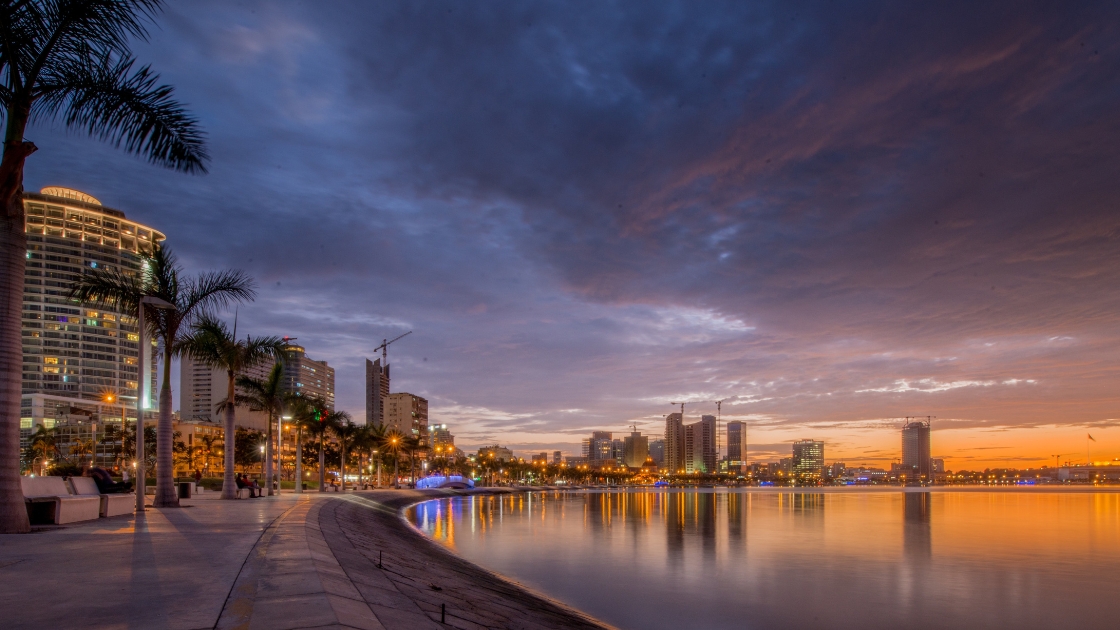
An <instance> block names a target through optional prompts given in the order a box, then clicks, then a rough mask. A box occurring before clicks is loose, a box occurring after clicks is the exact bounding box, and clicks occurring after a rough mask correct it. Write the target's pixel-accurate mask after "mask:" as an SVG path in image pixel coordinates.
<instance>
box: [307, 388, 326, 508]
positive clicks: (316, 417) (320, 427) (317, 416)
mask: <svg viewBox="0 0 1120 630" xmlns="http://www.w3.org/2000/svg"><path fill="white" fill-rule="evenodd" d="M302 428H303V430H305V431H307V433H308V434H309V435H310V436H311V437H312V438H316V437H317V438H318V442H319V492H323V491H324V490H325V489H326V488H325V487H324V484H325V479H324V471H325V469H326V466H327V460H326V451H325V450H324V448H323V447H324V446H325V442H326V436H327V431H330V429H331V425H330V424H328V423H327V417H326V413H325V412H323V410H322V409H321V408H316V409H312V410H310V411H309V412H308V418H307V419H306V420H305V421H304V422H303V427H302Z"/></svg>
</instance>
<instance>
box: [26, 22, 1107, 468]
mask: <svg viewBox="0 0 1120 630" xmlns="http://www.w3.org/2000/svg"><path fill="white" fill-rule="evenodd" d="M365 10H367V11H370V12H371V13H369V14H366V15H362V16H360V19H352V16H349V15H347V14H346V12H344V11H342V10H338V9H335V8H326V9H323V10H316V11H314V12H313V11H311V10H308V9H299V8H285V9H283V10H281V9H277V8H275V7H272V6H269V5H267V4H253V3H250V4H248V5H245V7H231V6H225V5H220V4H208V5H206V7H205V10H197V11H196V10H187V9H184V8H182V7H168V10H167V13H166V16H165V19H164V20H163V22H162V23H161V30H160V31H158V32H155V33H153V37H152V41H151V43H150V44H138V45H137V51H138V53H139V55H140V56H141V57H142V58H144V59H150V60H152V62H153V64H154V65H156V66H158V67H160V68H161V71H162V72H163V74H164V77H165V79H166V80H168V81H170V82H172V83H174V84H175V85H176V86H177V87H178V90H179V91H178V93H179V94H181V95H182V96H183V98H184V99H185V100H187V101H190V102H192V106H193V108H194V110H195V111H196V112H197V114H198V116H199V117H200V120H201V121H202V122H203V123H204V126H205V127H206V129H207V131H208V133H209V134H210V139H211V142H212V149H213V151H212V152H213V155H214V166H213V168H212V169H211V174H210V175H208V176H206V177H202V178H183V177H180V176H177V175H175V174H172V173H164V172H162V171H159V170H158V169H156V168H154V167H150V166H147V165H145V164H143V163H141V162H139V161H136V160H134V159H133V158H131V157H129V156H127V155H124V154H118V153H116V152H115V151H114V149H113V148H112V147H110V146H102V145H100V144H98V143H97V142H96V141H92V140H86V139H84V138H80V137H77V136H69V135H65V134H64V132H61V131H56V130H52V129H48V128H33V129H32V133H33V135H34V137H35V138H41V139H42V142H41V143H40V144H41V146H43V147H44V148H43V150H42V151H40V152H39V153H38V154H37V155H36V156H35V158H34V161H33V162H32V163H29V167H28V171H27V189H28V190H38V189H39V188H40V187H42V186H47V185H57V186H66V187H71V188H75V189H78V190H82V191H84V192H87V193H88V194H91V195H93V196H95V197H98V198H99V199H101V200H102V201H103V202H104V203H105V204H106V205H107V206H110V207H113V208H120V209H121V210H123V211H124V212H125V213H126V214H127V215H128V217H129V218H130V219H134V220H136V221H138V222H140V223H142V224H145V225H152V226H155V227H156V228H158V229H159V230H161V231H162V232H164V233H166V234H167V235H168V243H169V244H170V246H171V247H173V248H174V249H175V251H176V252H177V253H179V254H180V255H181V257H182V259H183V261H184V263H185V264H187V265H188V267H189V268H191V269H194V270H204V269H212V268H222V267H237V268H242V269H245V270H246V271H247V272H248V273H250V274H252V275H254V276H255V277H257V278H258V279H259V281H260V284H261V295H260V298H259V299H258V301H257V302H256V303H255V304H253V305H249V306H247V307H243V308H242V310H241V321H242V322H244V324H243V325H244V326H246V329H247V330H279V331H284V332H285V333H286V334H291V335H292V336H297V337H299V338H300V341H301V343H305V344H306V345H307V347H309V348H313V349H314V355H315V356H316V358H320V359H323V360H326V361H328V362H329V363H330V364H331V366H333V367H334V368H335V369H336V370H337V374H338V377H337V380H338V384H337V396H338V401H339V407H340V408H341V409H345V410H347V411H349V412H350V413H352V414H353V415H354V416H355V417H363V416H364V384H363V374H364V363H363V362H364V359H365V357H367V356H368V357H372V356H373V352H372V349H373V347H374V346H376V345H377V343H379V342H380V340H381V339H383V338H393V337H395V336H397V335H398V334H401V333H403V332H405V331H406V330H412V329H415V330H416V332H415V334H414V335H412V336H411V337H409V339H408V342H407V344H405V343H402V344H401V345H400V347H399V349H398V347H396V346H394V349H393V355H394V356H393V357H392V363H393V364H394V367H395V369H394V374H393V379H394V380H393V389H394V390H395V391H401V392H404V391H407V392H412V393H415V394H416V395H418V396H423V397H425V398H427V399H428V400H429V401H430V403H431V409H430V415H431V418H432V419H433V421H434V422H440V423H447V424H449V425H451V426H452V427H453V428H454V430H455V432H456V436H457V440H458V441H459V442H461V443H463V444H464V445H470V446H476V445H483V444H486V443H494V442H502V443H503V444H504V445H507V446H512V447H513V448H515V449H516V450H518V451H520V452H534V451H552V450H555V448H562V449H563V450H565V451H567V452H574V451H576V450H577V449H578V444H579V439H580V437H581V436H582V435H583V434H584V433H587V432H589V431H590V430H593V429H609V430H614V431H622V430H624V429H625V428H626V427H628V426H629V425H631V424H635V425H637V427H638V430H640V431H642V432H643V433H644V434H650V435H657V434H658V431H657V430H656V428H657V427H658V426H660V425H663V423H664V418H663V416H664V415H666V414H668V413H670V411H671V407H670V405H669V404H668V403H669V402H671V401H679V400H686V401H692V400H695V401H701V400H717V399H718V400H728V402H725V403H724V405H723V409H722V416H721V421H722V423H723V424H724V425H726V423H727V422H728V421H731V420H745V421H747V423H748V430H749V433H750V444H749V447H750V451H749V452H750V458H751V459H754V458H758V459H763V458H766V457H769V456H770V455H771V454H772V455H773V457H775V458H776V457H778V453H781V452H784V451H785V447H786V446H788V444H789V443H790V442H792V441H794V440H796V439H799V438H802V437H810V436H811V437H813V438H814V439H823V440H824V441H825V442H826V443H827V445H828V452H829V456H830V459H831V458H832V457H833V456H835V458H836V459H845V460H848V461H851V462H867V463H875V462H879V463H883V462H887V461H891V460H892V459H895V458H897V457H898V452H899V449H898V444H897V435H896V428H897V427H896V426H895V424H894V423H895V422H896V421H897V419H898V418H902V417H905V416H908V415H922V416H924V415H933V416H936V417H937V420H936V422H935V425H934V428H933V456H934V457H943V458H945V459H946V460H947V466H949V467H950V468H953V469H960V468H983V467H985V466H989V465H1003V464H1007V463H1010V464H1013V465H1028V464H1029V465H1043V464H1046V463H1047V462H1048V461H1053V458H1052V455H1054V454H1055V453H1081V452H1083V451H1084V439H1085V438H1084V435H1085V434H1086V433H1093V435H1094V437H1095V438H1096V439H1097V440H1098V442H1097V443H1096V444H1094V446H1093V448H1094V453H1095V454H1096V453H1099V457H1100V458H1101V459H1111V458H1113V457H1116V456H1118V455H1120V431H1118V430H1117V429H1116V427H1115V425H1116V424H1117V422H1118V420H1117V418H1118V416H1120V413H1118V412H1117V410H1116V409H1117V405H1118V403H1120V401H1118V399H1117V395H1116V394H1115V393H1114V392H1115V390H1116V382H1117V379H1116V376H1117V372H1118V368H1117V363H1116V358H1115V357H1117V356H1120V353H1118V352H1117V349H1118V346H1120V343H1118V337H1117V332H1116V331H1117V330H1118V326H1117V324H1118V322H1117V317H1118V316H1117V315H1116V313H1118V312H1120V310H1118V309H1116V308H1115V307H1116V299H1117V298H1116V297H1115V291H1114V290H1112V287H1114V286H1116V285H1117V280H1118V278H1117V273H1118V271H1117V269H1118V264H1117V260H1116V256H1117V254H1116V252H1115V247H1114V246H1112V245H1111V244H1110V243H1111V242H1110V241H1109V240H1108V239H1107V238H1105V237H1104V236H1103V235H1107V234H1112V233H1115V230H1116V229H1117V219H1116V217H1115V213H1114V212H1112V211H1111V205H1110V200H1111V199H1114V198H1115V184H1114V183H1113V179H1114V177H1113V175H1112V173H1111V170H1110V168H1109V165H1110V160H1109V159H1108V157H1109V154H1110V149H1109V146H1110V144H1111V143H1110V142H1108V141H1107V140H1108V139H1109V138H1112V137H1115V135H1116V133H1117V129H1116V124H1117V123H1116V122H1114V120H1113V119H1114V117H1113V116H1111V115H1110V114H1109V107H1110V101H1109V99H1108V98H1107V91H1101V90H1096V89H1094V87H1093V86H1099V85H1102V84H1109V83H1111V82H1114V81H1115V80H1116V79H1117V77H1116V76H1115V74H1116V72H1117V70H1116V67H1117V64H1114V63H1107V62H1106V60H1108V59H1111V58H1112V57H1113V56H1115V54H1117V45H1116V44H1115V43H1114V42H1115V41H1116V38H1114V37H1112V34H1111V31H1109V30H1108V29H1110V28H1112V27H1111V26H1104V25H1106V24H1111V23H1114V21H1110V20H1107V19H1104V17H1105V16H1101V15H1098V14H1097V12H1099V11H1104V9H1101V8H1099V7H1077V8H1069V7H1066V8H1062V9H1058V8H1049V9H1047V8H1040V9H1035V8H1031V7H1024V8H1022V9H1021V10H1020V11H1019V12H1018V13H1017V14H1016V15H1013V16H1007V15H1004V14H1002V13H997V12H995V11H992V12H990V13H981V14H977V13H975V12H974V11H972V10H969V11H968V13H967V15H968V18H967V20H966V21H968V23H969V24H970V28H969V29H968V30H967V31H965V32H963V33H957V34H955V35H954V36H953V37H951V38H950V37H948V36H947V35H944V34H942V33H945V32H950V31H951V30H952V29H948V28H947V25H948V24H956V23H960V22H961V21H962V20H965V18H964V17H962V14H963V13H964V11H965V9H964V8H962V7H959V6H958V7H942V8H939V9H938V10H934V9H933V8H928V9H922V8H912V7H911V8H907V9H906V10H905V11H906V12H907V13H908V14H912V13H915V12H916V13H918V14H921V13H922V12H923V11H929V12H930V13H929V14H925V15H917V16H914V15H908V16H907V18H906V19H907V23H919V24H920V23H927V24H929V26H928V30H923V29H919V30H918V31H916V32H909V33H908V34H907V36H906V37H903V35H902V34H901V33H895V32H888V31H886V30H877V29H870V30H868V31H867V32H866V33H865V37H864V41H863V42H861V43H860V44H859V45H851V42H848V40H847V39H845V38H846V37H848V36H850V33H851V32H853V30H852V29H854V28H856V27H857V26H858V25H859V24H860V23H861V22H860V21H861V20H863V19H864V18H867V17H868V16H867V15H864V14H863V13H861V12H859V11H848V10H846V9H843V8H835V9H830V8H819V7H818V8H806V9H805V11H807V12H810V13H814V15H811V16H808V17H809V18H810V19H808V20H807V21H806V20H792V19H791V20H790V24H793V25H794V26H782V24H785V22H786V21H785V19H784V18H785V14H784V13H783V9H782V8H780V7H777V6H770V7H763V6H760V7H755V8H744V7H739V8H734V7H732V8H726V7H725V8H721V9H715V8H713V9H709V10H708V12H704V11H701V10H697V11H694V12H690V13H689V14H688V15H678V14H674V13H673V12H672V11H670V10H668V9H665V8H652V9H650V10H651V11H654V12H657V15H656V18H657V21H658V22H659V23H662V24H672V25H674V27H675V29H674V32H676V33H677V35H674V36H672V37H669V36H665V37H647V36H646V34H644V33H643V32H642V31H641V29H640V28H639V27H638V26H633V28H632V29H620V28H619V26H620V24H635V16H634V15H622V16H614V17H612V16H604V19H603V20H600V21H596V20H590V21H588V22H587V23H574V22H571V21H569V19H568V18H566V17H565V16H564V15H563V12H562V11H561V10H559V9H557V8H555V7H551V6H547V5H542V6H538V7H520V8H518V9H516V10H511V11H509V12H506V13H503V14H502V15H497V14H494V13H491V12H488V11H487V10H485V9H484V8H471V9H469V10H468V8H466V7H456V8H455V11H457V13H456V14H455V15H453V16H452V17H450V18H446V17H443V16H442V15H440V13H439V12H437V11H435V10H434V9H423V8H421V9H417V10H416V11H414V12H406V11H399V10H398V8H396V7H394V6H391V5H383V6H380V7H376V8H369V7H367V8H365ZM878 10H880V11H883V12H885V13H886V14H887V15H883V16H880V17H881V18H882V22H884V23H890V22H891V21H892V20H897V19H898V18H899V16H897V15H893V14H892V12H893V11H902V9H895V8H891V7H887V8H885V9H878ZM464 11H467V13H466V14H463V12H464ZM737 11H743V12H744V13H739V14H736V12H737ZM833 12H835V13H833ZM802 17H806V16H802ZM351 22H352V23H355V24H357V23H361V24H363V29H364V30H363V31H362V32H360V33H359V32H358V31H356V30H355V29H353V28H350V27H349V23H351ZM542 22H549V23H552V24H555V25H558V26H557V28H558V29H559V30H556V31H547V32H546V31H545V30H543V29H537V30H534V29H535V28H536V27H533V26H530V24H533V23H537V24H539V23H542ZM463 24H468V25H470V26H471V30H472V32H473V33H475V37H477V39H474V38H469V39H468V40H465V41H462V42H461V43H460V44H459V46H460V47H455V46H452V45H451V44H447V45H446V46H444V47H437V48H436V49H434V50H433V52H432V55H431V56H429V57H423V58H422V57H419V56H416V55H414V54H412V51H414V50H415V49H416V46H417V45H418V42H420V41H421V40H420V39H418V35H417V34H418V33H424V34H425V35H424V37H425V40H424V41H430V40H429V39H428V38H433V37H434V38H435V40H436V41H445V42H450V41H459V40H457V39H456V38H455V37H453V34H454V33H456V32H458V29H460V28H461V27H462V25H463ZM741 24H756V25H758V26H757V28H756V29H753V30H751V29H748V30H746V31H742V29H738V26H736V25H741ZM829 24H835V27H830V26H828V25H829ZM1069 24H1100V25H1102V26H1092V27H1078V28H1073V27H1071V26H1069ZM1028 26H1029V27H1030V28H1027V27H1028ZM953 32H956V31H953ZM370 33H374V34H375V36H374V37H372V38H371V37H370V35H369V34H370ZM550 38H558V39H550ZM367 39H369V40H371V41H373V42H374V43H372V44H368V45H365V44H363V46H356V45H354V44H355V42H358V41H363V42H365V41H366V40H367ZM616 39H617V40H618V41H617V42H615V41H614V40H616ZM642 42H651V43H642ZM696 42H708V43H711V44H712V47H711V48H703V47H698V46H696ZM845 42H847V44H846V45H845ZM537 48H540V49H542V50H546V51H554V52H557V53H559V52H564V53H565V54H566V55H567V56H563V55H561V56H560V57H559V60H558V61H557V60H554V56H553V55H548V54H541V55H531V56H525V55H519V54H517V53H518V52H520V51H523V50H525V49H537ZM494 50H503V51H506V52H509V53H510V54H504V55H498V56H495V55H493V54H492V53H493V51H494ZM696 50H705V51H707V52H704V53H696V54H697V55H699V56H695V55H692V54H691V53H692V51H696ZM836 50H840V51H841V52H840V53H839V54H833V52H834V51H836ZM721 51H724V52H721ZM872 51H874V54H872ZM721 55H722V56H721ZM884 59H890V60H891V61H890V62H889V63H888V62H884V61H883V60H884ZM649 66H657V67H659V68H660V69H661V70H662V71H663V72H662V74H661V75H660V78H659V79H658V80H657V81H653V80H651V79H649V78H648V77H647V75H646V74H643V72H642V68H645V67H649ZM391 69H395V71H394V72H396V74H394V72H390V70H391ZM457 77H473V78H474V79H473V81H475V82H474V83H472V82H470V81H467V80H464V79H459V78H457ZM495 77H511V78H512V79H513V81H514V82H515V83H516V84H517V85H518V86H519V87H518V90H517V92H516V94H508V95H509V96H511V97H516V98H515V100H513V101H510V102H509V103H510V105H513V106H517V105H520V107H509V108H508V109H503V110H502V111H503V114H504V115H505V116H508V117H509V120H506V121H503V123H502V124H501V125H497V126H496V125H495V124H494V123H493V121H492V119H491V118H490V116H489V113H488V110H486V108H483V107H481V106H480V103H481V102H483V100H476V98H475V96H474V95H476V94H477V95H481V99H484V100H485V102H488V103H493V102H506V101H503V99H502V98H501V97H502V95H503V94H507V92H505V91H504V89H505V88H504V87H503V85H504V84H503V83H502V82H501V81H499V80H498V79H496V78H495ZM534 77H537V78H534ZM539 77H546V78H550V79H549V80H542V79H541V78H539ZM558 77H559V78H560V79H562V80H555V79H557V78H558ZM503 80H504V79H503ZM304 83H307V84H309V85H310V86H311V89H309V88H308V87H307V85H304ZM560 86H568V87H570V86H576V88H578V89H576V91H574V92H570V93H569V92H564V91H562V89H561V87H560ZM297 88H298V89H297ZM564 89H566V88H564ZM573 89H575V88H573ZM309 91H310V92H313V93H314V94H315V95H314V96H313V97H309V96H308V92H309ZM428 103H438V104H439V105H438V108H436V107H434V106H433V107H429V106H428V105H427V104H428ZM258 112H268V114H269V115H268V116H258V115H256V114H257V113H258ZM549 120H560V121H562V122H561V123H560V124H559V126H558V127H556V128H552V127H549V126H548V125H546V124H542V121H549ZM263 121H267V122H263ZM1040 121H1047V123H1046V124H1042V123H1040ZM506 127H508V128H509V129H513V130H515V133H514V134H507V133H505V132H503V128H506ZM981 130H983V133H981ZM1102 139H1103V140H1104V141H1102ZM309 146H310V147H317V150H315V151H311V152H308V151H307V150H306V147H309ZM328 147H329V149H330V150H329V151H328V150H327V149H328ZM499 149H500V150H499ZM309 155H311V156H313V157H308V156H309ZM588 156H594V159H589V158H588ZM1043 156H1053V157H1052V158H1046V159H1044V157H1043ZM513 158H516V162H511V161H509V160H511V159H513ZM1071 174H1076V176H1072V175H1071ZM558 190H565V191H569V192H567V193H565V195H567V196H565V195H559V196H557V195H554V194H553V193H554V192H555V191H558ZM263 225H267V226H268V228H269V229H267V230H265V229H262V227H261V226H263ZM231 232H233V233H236V234H238V237H239V238H238V243H239V245H240V246H239V247H235V248H230V247H228V243H226V242H224V239H218V238H214V234H216V233H221V234H229V233H231ZM277 234H279V235H280V236H282V237H283V239H282V240H283V241H284V242H283V245H282V246H278V245H277V242H276V241H277ZM666 364H668V365H666ZM173 382H178V380H177V379H173ZM176 404H177V405H178V402H177V403H176ZM709 407H712V406H709ZM714 411H715V410H714V408H706V409H700V408H698V407H696V408H693V407H690V408H689V409H688V410H687V411H686V416H687V418H686V422H694V421H695V420H696V419H698V418H699V417H700V416H701V415H702V414H710V413H714Z"/></svg>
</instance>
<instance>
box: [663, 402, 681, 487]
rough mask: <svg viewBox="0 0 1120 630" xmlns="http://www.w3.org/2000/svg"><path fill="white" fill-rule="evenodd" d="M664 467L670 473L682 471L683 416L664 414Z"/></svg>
mask: <svg viewBox="0 0 1120 630" xmlns="http://www.w3.org/2000/svg"><path fill="white" fill-rule="evenodd" d="M665 469H666V470H668V471H669V473H670V474H675V473H679V472H684V416H683V414H680V413H671V414H669V415H668V416H665Z"/></svg>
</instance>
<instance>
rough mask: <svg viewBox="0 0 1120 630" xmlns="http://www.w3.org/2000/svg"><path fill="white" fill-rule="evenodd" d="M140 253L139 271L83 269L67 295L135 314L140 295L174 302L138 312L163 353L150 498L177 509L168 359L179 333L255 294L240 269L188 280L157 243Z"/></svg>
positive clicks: (179, 346)
mask: <svg viewBox="0 0 1120 630" xmlns="http://www.w3.org/2000/svg"><path fill="white" fill-rule="evenodd" d="M142 257H143V263H144V264H143V265H142V266H141V269H142V271H141V273H140V274H139V275H136V274H134V273H132V272H131V271H125V270H119V269H112V268H108V267H106V268H102V269H87V270H86V271H85V272H84V273H82V275H81V277H79V278H78V281H77V282H76V283H75V284H74V285H73V287H72V288H71V289H70V297H72V298H75V299H77V300H79V301H81V302H82V303H90V304H94V305H97V306H100V307H103V308H112V309H116V310H119V311H121V312H136V313H138V312H139V310H138V309H139V308H140V300H141V299H142V298H144V297H146V296H152V297H156V298H159V299H161V300H163V301H165V302H168V303H170V304H172V305H174V306H175V308H174V309H170V308H169V309H155V308H149V310H146V311H144V313H145V317H146V318H147V321H148V322H149V323H150V328H151V332H152V335H153V337H155V338H157V339H159V340H160V342H161V344H162V354H163V378H162V381H161V384H160V389H159V423H158V425H157V427H158V429H157V441H156V444H157V452H156V461H157V463H156V473H157V476H156V497H155V499H154V500H153V501H152V505H154V506H155V507H178V505H179V497H178V494H176V492H175V478H174V471H173V470H172V449H173V445H172V439H171V434H172V431H171V429H172V425H171V402H172V401H171V358H172V357H173V356H175V355H177V354H179V353H180V352H181V350H182V339H181V338H180V336H179V335H180V332H179V331H180V330H182V329H183V328H184V327H185V326H189V325H191V324H192V323H194V322H195V321H196V320H199V319H200V318H205V317H206V314H207V313H209V312H211V311H213V310H216V309H221V308H224V307H226V306H228V305H229V304H230V303H231V302H243V301H247V300H252V299H253V297H254V296H255V293H254V291H253V282H252V280H250V279H249V277H248V276H246V275H245V274H244V273H243V272H241V271H232V270H226V271H208V272H204V273H201V274H199V275H198V276H196V277H194V278H184V277H183V275H184V274H183V269H182V267H181V266H180V265H179V263H178V261H177V260H176V258H175V256H174V254H172V253H171V251H170V250H169V249H168V248H166V247H163V246H161V245H156V246H155V247H154V248H153V249H152V251H151V253H144V254H143V256H142ZM142 350H143V349H141V351H142ZM140 377H141V378H143V377H144V376H143V375H141V376H140ZM145 435H147V434H145Z"/></svg>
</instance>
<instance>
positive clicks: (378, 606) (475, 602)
mask: <svg viewBox="0 0 1120 630" xmlns="http://www.w3.org/2000/svg"><path fill="white" fill-rule="evenodd" d="M449 494H450V493H449V492H448V491H409V490H379V491H371V492H361V493H356V494H337V493H324V494H320V493H318V492H311V493H305V494H302V495H296V494H285V495H281V496H279V497H268V498H263V499H246V500H237V501H221V500H217V496H218V494H217V493H207V494H203V495H199V496H196V497H195V498H193V499H185V500H183V505H184V506H185V507H183V508H179V509H152V508H149V509H148V510H147V511H146V512H143V513H140V514H137V515H136V516H121V517H115V518H107V519H106V518H102V519H98V520H95V521H90V522H88V523H77V524H73V525H67V526H64V527H57V528H43V529H42V530H41V531H39V532H37V533H34V534H32V535H5V536H0V578H2V581H3V584H4V588H3V589H2V590H0V609H2V610H4V611H5V612H4V627H5V628H183V629H191V628H262V629H270V630H271V629H285V628H310V627H316V628H326V627H331V628H363V629H365V628H370V629H373V628H402V629H403V628H441V627H456V628H478V627H495V626H498V627H526V626H532V627H545V628H549V627H551V628H571V627H577V628H578V627H586V628H592V627H601V626H600V625H599V624H597V623H596V622H594V620H591V619H589V618H585V617H584V616H582V615H581V614H579V613H577V612H574V611H571V610H569V609H567V608H564V607H563V606H561V605H559V604H556V603H554V602H551V601H548V600H547V599H544V598H541V597H537V596H534V595H531V594H529V593H527V592H525V591H522V590H521V589H519V588H517V587H516V586H514V585H512V584H509V583H506V582H504V581H502V580H500V579H498V578H497V577H496V576H494V575H493V574H490V573H488V572H486V571H485V570H483V569H480V568H477V567H474V566H473V565H470V564H468V563H466V562H465V561H461V560H458V559H457V558H455V557H454V556H452V555H450V554H448V553H446V552H444V551H442V550H441V549H439V548H438V547H436V546H435V545H432V544H430V543H428V542H427V541H425V540H423V539H422V538H421V537H420V536H419V535H417V534H416V533H415V532H414V531H412V530H411V529H410V528H409V527H408V526H407V525H406V524H404V522H403V521H402V520H401V519H400V518H399V516H398V513H399V510H400V508H401V507H403V506H404V505H407V504H409V503H412V502H415V501H417V500H420V499H422V498H425V497H428V498H432V497H438V496H448V495H449ZM379 564H380V567H379ZM441 619H442V620H443V623H440V621H441Z"/></svg>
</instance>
